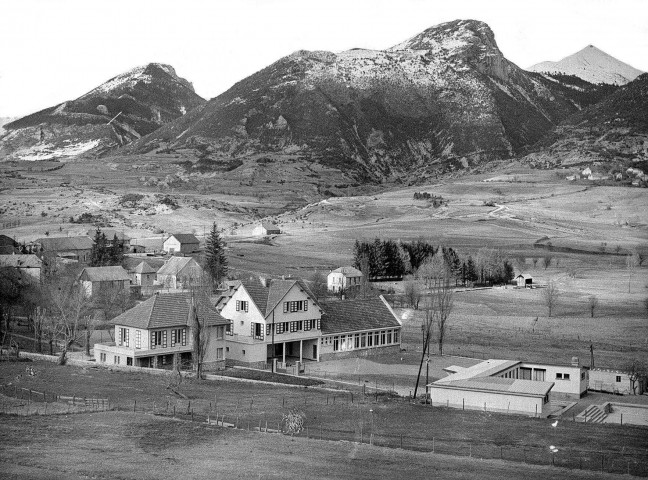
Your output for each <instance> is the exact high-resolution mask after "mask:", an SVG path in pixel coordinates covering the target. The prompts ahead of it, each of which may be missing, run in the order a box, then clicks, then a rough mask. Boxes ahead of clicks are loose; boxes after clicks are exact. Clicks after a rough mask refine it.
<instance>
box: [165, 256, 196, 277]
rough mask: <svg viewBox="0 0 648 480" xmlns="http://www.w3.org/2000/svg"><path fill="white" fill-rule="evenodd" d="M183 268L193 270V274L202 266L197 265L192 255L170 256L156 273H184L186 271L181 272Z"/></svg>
mask: <svg viewBox="0 0 648 480" xmlns="http://www.w3.org/2000/svg"><path fill="white" fill-rule="evenodd" d="M185 268H187V269H189V270H192V271H194V272H193V273H195V274H199V273H200V270H202V267H201V266H200V265H198V262H196V260H194V258H193V257H171V258H169V259H168V260H167V261H166V262H164V265H162V266H161V267H160V269H159V270H158V271H157V274H158V275H179V274H185V275H186V274H187V272H183V270H184V269H185Z"/></svg>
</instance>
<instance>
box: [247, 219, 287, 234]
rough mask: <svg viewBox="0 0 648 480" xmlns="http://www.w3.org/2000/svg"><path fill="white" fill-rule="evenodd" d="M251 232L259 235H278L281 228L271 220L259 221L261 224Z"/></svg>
mask: <svg viewBox="0 0 648 480" xmlns="http://www.w3.org/2000/svg"><path fill="white" fill-rule="evenodd" d="M253 233H254V235H259V236H266V235H279V234H280V233H281V230H280V229H279V227H277V226H276V225H275V224H274V223H272V222H261V225H258V226H257V227H255V228H254V230H253Z"/></svg>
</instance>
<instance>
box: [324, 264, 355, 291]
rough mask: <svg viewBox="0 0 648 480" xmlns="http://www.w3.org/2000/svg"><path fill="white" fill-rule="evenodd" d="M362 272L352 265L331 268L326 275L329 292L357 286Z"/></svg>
mask: <svg viewBox="0 0 648 480" xmlns="http://www.w3.org/2000/svg"><path fill="white" fill-rule="evenodd" d="M362 277H363V275H362V272H361V271H360V270H358V269H357V268H354V267H340V268H336V269H335V270H332V271H331V273H329V274H328V277H327V279H326V280H327V281H326V283H327V287H328V290H329V292H334V293H338V292H344V291H346V290H348V289H350V288H358V287H359V286H360V283H361V282H362Z"/></svg>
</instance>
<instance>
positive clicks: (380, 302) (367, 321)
mask: <svg viewBox="0 0 648 480" xmlns="http://www.w3.org/2000/svg"><path fill="white" fill-rule="evenodd" d="M218 306H219V308H220V312H221V314H222V315H223V316H224V317H225V318H227V319H229V320H231V321H232V325H231V328H230V330H229V331H228V332H227V347H228V354H227V356H228V363H231V364H239V365H250V366H258V367H262V366H264V365H267V364H270V363H272V362H273V359H276V360H274V361H276V362H277V363H278V364H279V366H280V367H285V365H286V363H293V362H297V361H299V362H300V363H301V362H305V361H316V362H317V361H320V360H326V359H334V358H344V357H351V356H363V355H370V354H373V353H378V352H385V351H388V350H390V349H391V350H394V351H398V350H400V345H401V332H400V331H401V327H402V325H401V323H400V321H399V319H398V317H397V316H396V315H395V314H394V312H393V311H392V309H391V307H390V306H389V305H388V303H387V302H386V301H385V300H384V299H383V298H382V297H380V298H373V299H367V300H347V301H339V302H330V303H327V304H320V303H319V302H318V301H317V299H316V297H315V296H314V295H313V294H312V292H311V291H310V289H309V288H308V287H307V286H306V284H305V283H304V282H303V281H302V280H299V279H293V280H262V281H260V282H254V281H243V282H239V283H237V284H235V285H232V286H231V287H230V291H229V292H227V293H226V294H225V295H223V296H222V297H221V299H219V302H218Z"/></svg>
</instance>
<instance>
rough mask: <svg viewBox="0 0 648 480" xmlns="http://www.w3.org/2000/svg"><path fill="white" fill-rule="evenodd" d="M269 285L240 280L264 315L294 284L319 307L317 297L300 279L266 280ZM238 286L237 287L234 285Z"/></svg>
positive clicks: (270, 310)
mask: <svg viewBox="0 0 648 480" xmlns="http://www.w3.org/2000/svg"><path fill="white" fill-rule="evenodd" d="M268 282H269V286H267V287H266V286H263V285H262V284H261V283H259V282H255V281H249V280H244V281H242V282H241V285H243V287H244V288H245V290H246V291H247V292H248V294H249V295H250V298H251V299H252V301H253V302H254V304H255V305H256V306H257V308H258V309H259V311H260V312H261V314H262V315H263V316H264V317H267V316H268V315H269V314H270V313H271V312H272V311H273V310H274V309H275V307H276V306H277V305H279V303H280V302H281V300H282V299H283V298H284V297H285V296H286V294H287V293H288V292H289V291H290V289H291V288H293V287H294V286H295V285H297V287H298V288H299V289H301V290H303V291H304V293H306V295H307V296H308V297H309V298H310V299H311V300H312V301H313V302H314V303H315V305H317V306H318V307H319V303H318V302H317V298H316V297H315V295H314V294H313V292H312V291H311V290H310V288H308V286H306V284H305V283H304V282H303V281H302V280H301V279H292V280H274V279H270V280H268ZM236 288H239V287H236Z"/></svg>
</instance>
